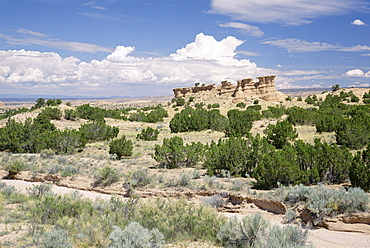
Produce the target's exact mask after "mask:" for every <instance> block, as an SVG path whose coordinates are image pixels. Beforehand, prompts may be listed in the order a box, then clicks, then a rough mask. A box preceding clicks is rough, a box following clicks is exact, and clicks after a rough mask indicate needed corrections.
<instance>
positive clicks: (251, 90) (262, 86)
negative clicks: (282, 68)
mask: <svg viewBox="0 0 370 248" xmlns="http://www.w3.org/2000/svg"><path fill="white" fill-rule="evenodd" d="M275 77H276V76H264V77H257V78H258V82H255V81H254V80H253V79H252V78H247V79H242V80H240V81H237V85H234V84H232V83H230V82H228V81H222V82H221V85H218V86H216V84H208V85H202V86H194V87H185V88H176V89H173V92H174V94H175V97H184V98H185V97H195V98H201V99H202V100H206V101H207V100H215V99H217V98H219V99H229V100H231V102H232V103H239V102H245V101H249V100H251V101H253V100H264V101H268V102H279V101H283V100H284V99H285V98H286V97H287V96H286V95H285V94H284V93H282V92H280V91H277V90H276V87H275Z"/></svg>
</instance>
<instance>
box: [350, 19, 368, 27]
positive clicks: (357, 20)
mask: <svg viewBox="0 0 370 248" xmlns="http://www.w3.org/2000/svg"><path fill="white" fill-rule="evenodd" d="M351 24H353V25H357V26H364V25H366V24H365V23H364V22H363V21H361V20H360V19H356V20H354V21H353V22H351Z"/></svg>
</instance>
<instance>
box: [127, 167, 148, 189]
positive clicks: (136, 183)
mask: <svg viewBox="0 0 370 248" xmlns="http://www.w3.org/2000/svg"><path fill="white" fill-rule="evenodd" d="M127 178H128V180H129V181H128V183H129V184H130V186H133V187H144V186H146V185H148V184H150V183H151V181H152V177H150V176H149V173H148V170H147V169H145V170H137V171H135V172H132V173H129V174H128V176H127Z"/></svg>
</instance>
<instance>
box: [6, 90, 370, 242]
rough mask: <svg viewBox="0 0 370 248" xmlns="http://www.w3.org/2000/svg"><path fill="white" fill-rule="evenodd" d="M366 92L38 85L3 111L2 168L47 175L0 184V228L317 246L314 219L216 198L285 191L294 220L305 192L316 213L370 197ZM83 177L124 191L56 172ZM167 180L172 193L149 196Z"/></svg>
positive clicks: (346, 209)
mask: <svg viewBox="0 0 370 248" xmlns="http://www.w3.org/2000/svg"><path fill="white" fill-rule="evenodd" d="M368 95H370V93H366V92H365V94H364V95H363V96H357V95H355V94H354V93H353V92H351V91H348V90H347V91H344V90H343V89H337V90H335V91H334V90H333V91H332V92H327V93H324V94H319V95H309V96H307V97H306V98H303V99H304V100H303V99H302V97H298V98H295V97H290V98H289V99H288V100H287V101H285V102H281V103H280V104H278V105H276V104H274V105H271V104H270V103H266V102H263V101H257V102H250V103H247V102H246V103H244V102H243V104H237V105H236V104H229V105H227V104H225V103H224V104H223V103H222V102H220V103H217V104H216V103H207V102H206V103H204V102H200V101H199V99H197V98H194V97H193V98H192V99H184V98H177V99H173V100H172V101H170V102H168V103H165V102H163V103H162V104H157V105H155V106H140V107H138V106H122V105H118V104H110V105H109V106H108V105H107V106H101V105H98V104H96V105H95V106H93V104H91V105H90V104H79V105H76V106H72V105H71V103H68V104H64V103H63V102H62V101H61V100H58V99H56V100H53V99H49V100H45V99H42V98H40V99H38V100H37V101H36V104H35V105H34V106H32V107H30V108H24V107H22V108H19V109H12V110H7V111H3V112H2V114H0V119H2V122H1V127H0V151H1V153H0V165H1V169H2V170H1V173H2V175H3V178H4V179H25V178H27V180H38V178H42V179H43V180H45V181H48V182H49V183H50V184H41V185H39V186H35V187H34V188H31V189H29V190H28V193H21V192H19V191H17V190H16V189H15V188H14V187H11V186H7V185H5V184H0V212H1V216H2V217H1V218H2V222H3V223H7V224H8V225H9V226H10V227H11V229H12V230H8V229H7V230H4V232H1V234H2V235H3V236H6V235H10V234H11V233H14V232H15V231H14V230H15V229H17V228H18V229H17V230H18V231H19V232H20V233H22V235H20V237H19V238H17V239H15V240H13V241H9V242H8V243H6V242H3V243H0V244H1V245H2V246H4V247H7V246H8V247H14V246H19V247H24V246H36V247H162V246H166V245H169V244H181V243H183V242H195V241H197V242H205V243H210V244H212V245H214V246H224V247H306V246H309V244H308V243H307V231H306V230H304V229H302V228H301V227H300V226H298V225H295V226H283V227H279V226H273V225H272V224H271V223H269V221H267V220H265V219H264V218H263V217H262V216H260V215H252V216H246V217H244V218H241V219H235V218H229V219H228V218H226V217H225V216H223V215H220V214H219V213H218V211H220V209H222V207H223V206H224V205H226V204H227V203H228V196H229V194H234V193H242V194H247V195H250V196H252V195H256V196H259V197H265V198H271V197H272V198H273V199H275V200H278V201H280V202H283V203H284V204H285V205H286V206H288V208H289V210H288V211H287V212H286V213H285V217H284V219H285V220H286V222H287V223H294V222H298V221H297V219H299V218H300V212H299V211H298V210H297V209H298V208H299V207H302V206H303V207H304V208H305V209H306V210H307V211H309V212H310V214H311V215H312V216H313V219H312V223H310V224H312V225H321V223H322V222H323V221H325V219H326V218H328V217H333V216H336V215H339V214H350V213H354V212H364V211H368V205H369V198H368V194H367V193H366V192H369V191H370V186H369V185H370V142H369V141H370V105H368V103H367V100H368V99H369V98H370V97H368ZM19 116H25V117H26V118H23V119H22V120H20V119H18V117H19ZM27 117H28V118H27ZM79 182H82V183H84V185H82V186H81V187H82V188H89V189H91V190H96V191H101V192H107V193H111V194H116V195H115V196H113V197H112V198H111V199H110V200H108V201H107V200H90V199H86V198H82V197H81V196H80V195H78V194H71V195H54V194H53V193H52V191H51V187H52V186H51V185H52V184H53V183H55V184H63V185H77V184H78V183H79ZM331 185H342V186H345V187H346V188H343V187H340V186H336V188H335V189H333V188H329V187H328V186H331ZM260 190H271V191H270V194H267V195H266V194H265V195H263V194H262V193H261V192H265V191H260ZM159 192H160V193H159ZM194 192H198V193H199V192H201V193H202V192H203V195H202V197H203V198H202V199H201V200H197V201H194V202H190V201H187V200H186V199H185V198H181V197H180V196H183V197H185V196H189V195H191V194H195V193H194ZM204 192H207V193H204ZM209 192H214V194H211V193H209ZM252 192H254V193H252ZM161 194H162V195H164V196H168V195H171V196H176V198H177V199H174V198H172V197H167V198H161V197H151V196H158V195H161ZM123 196H124V197H125V198H123ZM141 196H144V197H141ZM147 197H148V198H147ZM1 231H2V230H1ZM5 231H6V232H5ZM0 237H1V236H0ZM18 244H20V245H18Z"/></svg>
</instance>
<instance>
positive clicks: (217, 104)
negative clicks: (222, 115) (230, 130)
mask: <svg viewBox="0 0 370 248" xmlns="http://www.w3.org/2000/svg"><path fill="white" fill-rule="evenodd" d="M219 107H220V104H219V103H213V104H208V105H207V108H208V109H212V108H219Z"/></svg>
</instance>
